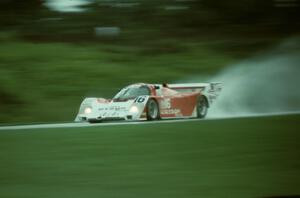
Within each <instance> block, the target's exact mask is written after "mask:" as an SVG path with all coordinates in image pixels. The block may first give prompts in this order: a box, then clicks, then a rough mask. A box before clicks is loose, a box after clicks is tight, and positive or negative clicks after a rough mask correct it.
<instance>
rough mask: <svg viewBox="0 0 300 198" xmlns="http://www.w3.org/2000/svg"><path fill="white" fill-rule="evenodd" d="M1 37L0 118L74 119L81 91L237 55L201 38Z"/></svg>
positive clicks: (166, 76)
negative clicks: (76, 40) (138, 42)
mask: <svg viewBox="0 0 300 198" xmlns="http://www.w3.org/2000/svg"><path fill="white" fill-rule="evenodd" d="M2 37H4V38H3V39H2V40H3V42H2V43H1V45H0V60H1V62H0V74H1V78H0V96H1V97H0V105H1V109H2V110H1V113H0V121H1V122H2V123H20V122H23V123H24V122H49V121H66V120H68V121H69V120H73V119H74V117H75V115H76V113H77V110H78V107H79V105H80V103H81V101H82V99H83V98H84V97H87V96H93V97H95V96H98V97H112V96H113V95H114V94H116V92H117V91H118V90H119V89H120V88H122V87H124V86H126V85H128V84H131V83H136V82H150V83H163V82H174V81H178V80H180V79H186V78H187V76H191V75H201V74H206V75H208V74H214V73H216V72H217V71H219V70H220V69H221V68H223V67H224V66H226V65H228V64H230V63H232V62H234V61H236V59H235V58H233V57H231V55H228V54H222V53H219V52H217V51H215V50H214V49H212V48H211V47H209V44H205V43H204V44H203V43H202V44H199V43H198V44H197V43H191V42H190V43H184V44H183V43H182V42H179V43H178V44H177V43H176V41H164V42H161V43H160V42H158V43H155V42H153V43H152V44H151V45H149V46H129V45H112V44H103V43H95V44H91V43H90V44H84V43H82V44H68V43H30V42H25V41H20V40H16V39H14V38H7V37H8V36H7V35H6V36H2ZM0 40H1V35H0ZM157 52H159V53H157ZM4 112H5V113H4Z"/></svg>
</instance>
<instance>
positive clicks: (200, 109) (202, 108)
mask: <svg viewBox="0 0 300 198" xmlns="http://www.w3.org/2000/svg"><path fill="white" fill-rule="evenodd" d="M207 110H208V102H207V99H206V98H205V96H199V97H198V99H197V117H198V118H205V116H206V114H207Z"/></svg>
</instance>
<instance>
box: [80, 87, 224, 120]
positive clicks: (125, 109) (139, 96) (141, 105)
mask: <svg viewBox="0 0 300 198" xmlns="http://www.w3.org/2000/svg"><path fill="white" fill-rule="evenodd" d="M221 89H222V87H221V84H220V83H185V84H147V83H136V84H132V85H129V86H126V87H125V88H123V89H121V90H120V91H119V92H118V93H117V94H116V95H115V97H113V98H112V99H105V98H85V99H84V100H83V101H82V103H81V105H80V108H79V112H78V114H77V116H76V118H75V121H77V122H83V121H88V122H98V121H103V120H127V121H130V120H157V119H172V118H197V117H198V118H204V117H205V116H206V114H207V110H208V108H209V107H210V105H211V104H212V103H213V101H214V100H215V99H216V98H217V96H218V95H219V93H220V91H221Z"/></svg>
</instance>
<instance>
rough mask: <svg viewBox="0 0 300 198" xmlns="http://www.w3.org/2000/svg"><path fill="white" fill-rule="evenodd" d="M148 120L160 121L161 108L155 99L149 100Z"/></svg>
mask: <svg viewBox="0 0 300 198" xmlns="http://www.w3.org/2000/svg"><path fill="white" fill-rule="evenodd" d="M146 107H147V120H158V119H159V108H158V104H157V102H156V101H155V100H154V99H151V98H150V99H149V100H148V102H147V106H146Z"/></svg>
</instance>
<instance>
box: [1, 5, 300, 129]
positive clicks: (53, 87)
mask: <svg viewBox="0 0 300 198" xmlns="http://www.w3.org/2000/svg"><path fill="white" fill-rule="evenodd" d="M299 6H300V1H299V0H264V1H261V0H227V1H211V0H159V1H158V0H152V1H147V0H26V1H19V0H1V1H0V14H1V15H0V16H1V17H0V123H1V124H4V123H29V122H54V121H55V122H56V121H62V122H63V121H72V120H73V119H74V118H75V116H76V113H77V111H78V108H79V105H80V103H81V101H82V99H83V98H84V97H88V96H97V97H108V98H109V97H112V96H113V95H114V94H115V93H116V92H117V91H118V90H119V89H120V88H122V87H124V86H126V85H127V84H131V83H135V82H149V83H163V82H189V81H193V82H195V81H197V82H198V81H199V82H203V81H207V80H211V79H213V80H216V81H218V80H222V81H226V79H232V76H230V75H229V76H228V69H229V71H231V70H230V68H232V67H235V66H236V65H241V64H242V65H243V67H244V66H245V60H249V59H250V60H251V61H250V63H251V64H248V63H249V61H248V62H246V63H247V64H248V65H250V66H248V69H245V70H239V72H237V69H234V70H233V71H232V72H229V73H233V74H234V75H235V77H236V76H243V75H244V74H251V75H248V76H247V78H245V79H246V80H250V79H251V81H247V82H251V83H253V84H255V83H256V84H255V85H256V86H257V87H261V86H263V85H264V84H266V83H268V87H272V86H271V85H270V84H269V82H270V81H272V80H274V81H276V82H280V83H277V84H276V85H278V86H280V85H282V83H281V82H287V84H286V85H285V86H283V87H280V90H283V89H286V90H288V91H289V92H290V91H293V93H294V95H292V96H291V97H292V98H287V99H286V98H284V99H281V98H280V97H279V96H278V95H275V96H276V97H279V98H280V100H281V102H285V103H286V102H287V101H288V102H290V103H292V104H295V105H296V108H299V109H300V104H299V100H298V99H299V98H300V97H299V96H300V94H299V91H298V90H299V89H298V88H297V83H298V82H299V80H298V76H299V75H298V74H300V72H299V58H297V57H300V56H299V55H300V53H299V51H300V50H299V46H300V42H299V39H298V38H299V33H300V31H299V30H300V7H299ZM270 54H271V55H270ZM291 54H292V55H293V56H292V57H289V55H291ZM281 55H284V57H283V58H281V59H280V60H277V59H276V64H273V62H272V61H270V60H273V57H277V58H278V56H281ZM262 56H263V57H265V56H267V57H268V59H265V58H262ZM290 60H292V61H290ZM257 61H259V64H257ZM261 61H263V62H267V63H268V64H267V65H268V66H267V67H264V66H265V64H262V62H261ZM280 61H281V62H280ZM286 63H288V64H286ZM273 65H275V66H273ZM289 65H290V67H288V66H289ZM254 66H255V67H254ZM251 67H252V68H253V69H255V71H257V72H258V74H261V73H269V72H270V71H272V70H273V68H274V67H275V69H274V70H275V71H276V73H275V74H274V75H267V76H264V75H260V79H267V80H268V81H267V82H266V81H259V82H260V83H257V82H258V81H256V79H255V78H256V76H257V75H256V74H257V72H256V73H253V69H251ZM257 67H258V68H257ZM249 68H250V69H249ZM259 68H263V69H262V70H260V69H259ZM283 68H287V69H284V70H282V69H283ZM289 68H291V69H289ZM224 71H226V72H225V77H227V78H225V79H224V75H221V74H223V73H224ZM280 74H282V75H285V76H284V80H283V81H282V79H283V77H282V75H280ZM226 75H227V76H226ZM218 77H219V78H218ZM267 77H268V78H267ZM291 78H292V81H288V80H289V79H291ZM278 80H279V81H278ZM280 80H281V81H280ZM225 83H226V82H225ZM237 84H239V81H231V86H235V88H236V86H237ZM298 84H299V83H298ZM243 86H246V85H245V84H243ZM287 86H288V87H287ZM273 88H274V87H273ZM242 89H243V90H245V89H244V87H242ZM239 90H241V87H239ZM275 92H276V93H277V92H278V89H274V90H273V92H271V93H275ZM228 93H230V94H235V93H237V92H234V91H232V90H231V92H227V95H228ZM249 93H250V92H249ZM271 93H269V92H268V94H271ZM280 93H281V92H280ZM295 93H296V94H295ZM256 94H257V93H252V92H251V95H252V96H253V95H256ZM269 96H270V95H269ZM280 96H281V95H280ZM239 99H240V98H239ZM252 99H253V98H251V97H248V98H247V100H248V101H247V104H248V105H249V104H250V105H251V101H252ZM240 100H245V98H242V99H240ZM283 100H284V101H283ZM252 103H253V102H252ZM266 103H269V102H268V101H266ZM225 104H228V103H225ZM261 106H264V105H261ZM274 106H275V107H276V106H278V105H277V104H274ZM227 107H228V106H227ZM293 107H294V106H292V107H289V108H288V109H287V110H290V109H292V108H293ZM299 109H298V110H299ZM283 110H286V109H283Z"/></svg>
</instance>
